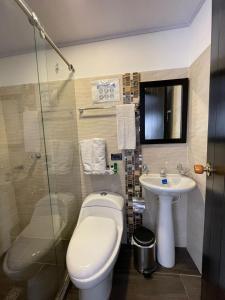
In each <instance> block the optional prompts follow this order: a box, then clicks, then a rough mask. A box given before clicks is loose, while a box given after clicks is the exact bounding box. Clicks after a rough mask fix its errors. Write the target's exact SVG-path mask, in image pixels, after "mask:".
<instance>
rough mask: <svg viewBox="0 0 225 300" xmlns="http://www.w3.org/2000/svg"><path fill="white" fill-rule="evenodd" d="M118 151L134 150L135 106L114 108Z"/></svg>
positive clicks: (126, 105)
mask: <svg viewBox="0 0 225 300" xmlns="http://www.w3.org/2000/svg"><path fill="white" fill-rule="evenodd" d="M116 116H117V144H118V149H120V150H123V149H135V148H136V127H135V105H134V104H123V105H117V106H116Z"/></svg>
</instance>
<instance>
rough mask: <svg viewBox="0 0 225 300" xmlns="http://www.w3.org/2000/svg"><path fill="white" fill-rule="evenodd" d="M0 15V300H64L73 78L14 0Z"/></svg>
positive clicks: (74, 181) (76, 181)
mask: <svg viewBox="0 0 225 300" xmlns="http://www.w3.org/2000/svg"><path fill="white" fill-rule="evenodd" d="M0 11H1V16H2V15H3V16H4V17H3V18H2V17H1V18H0V28H8V31H7V39H6V40H5V42H4V40H3V38H4V37H5V36H6V33H5V31H4V30H2V29H0V37H1V43H0V260H1V265H0V287H1V288H0V299H29V300H51V299H60V298H61V296H62V294H63V288H64V287H65V285H66V283H67V272H66V264H65V258H66V250H67V245H68V242H69V239H70V236H71V234H72V232H73V230H74V227H75V225H76V222H77V219H78V215H79V210H80V203H81V190H80V170H79V168H80V166H79V155H78V137H77V127H76V126H77V122H76V106H75V88H74V78H73V73H72V72H70V71H69V70H68V67H67V66H66V65H65V64H64V62H63V61H62V60H61V58H60V57H59V56H58V54H57V53H56V52H55V51H54V50H52V49H51V48H49V46H48V43H47V42H46V40H45V39H43V37H42V36H41V35H40V32H39V30H37V29H36V27H34V26H32V25H31V24H30V23H29V22H28V20H27V18H26V16H25V15H24V13H23V12H22V11H21V10H20V8H19V7H18V6H17V5H16V3H15V2H14V1H13V0H10V1H9V0H3V1H1V3H0ZM7 22H8V23H7ZM9 22H10V24H11V23H13V26H11V27H10V26H9ZM7 25H8V27H7ZM11 25H12V24H11ZM15 39H16V40H15ZM23 45H26V46H27V47H26V48H23Z"/></svg>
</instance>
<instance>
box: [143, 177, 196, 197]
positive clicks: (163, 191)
mask: <svg viewBox="0 0 225 300" xmlns="http://www.w3.org/2000/svg"><path fill="white" fill-rule="evenodd" d="M163 179H167V183H166V184H163V183H162V180H163ZM139 180H140V183H141V185H142V186H143V187H144V188H146V189H147V190H150V191H151V192H153V193H154V194H157V195H171V196H177V195H178V194H181V193H186V192H189V191H191V190H193V189H194V188H195V186H196V183H195V181H194V180H193V179H191V178H189V177H187V176H181V175H179V174H168V175H167V176H166V177H165V178H164V177H160V175H159V174H148V175H142V176H141V177H140V179H139Z"/></svg>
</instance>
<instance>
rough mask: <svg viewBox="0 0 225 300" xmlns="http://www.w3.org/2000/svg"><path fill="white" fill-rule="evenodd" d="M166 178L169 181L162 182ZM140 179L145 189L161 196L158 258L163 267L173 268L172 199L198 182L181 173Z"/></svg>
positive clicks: (145, 176) (148, 176)
mask: <svg viewBox="0 0 225 300" xmlns="http://www.w3.org/2000/svg"><path fill="white" fill-rule="evenodd" d="M164 179H167V183H162V181H163V180H164ZM139 180H140V183H141V185H142V186H143V187H144V188H145V189H147V190H149V191H151V192H152V193H154V194H156V195H158V196H159V213H158V228H157V259H158V262H159V263H160V265H162V266H163V267H166V268H172V267H173V266H174V265H175V242H174V227H173V215H172V201H173V198H174V197H175V196H178V195H179V194H182V193H187V192H189V191H191V190H193V189H194V188H195V186H196V183H195V181H194V180H193V179H191V178H189V177H187V176H181V175H179V174H168V175H167V176H166V177H165V178H164V177H160V175H159V174H146V175H145V174H144V175H142V176H141V177H140V179H139Z"/></svg>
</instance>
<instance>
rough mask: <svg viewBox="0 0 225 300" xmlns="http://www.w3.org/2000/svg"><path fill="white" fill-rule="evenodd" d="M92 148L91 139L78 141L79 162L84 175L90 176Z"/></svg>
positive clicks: (91, 170)
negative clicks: (80, 161)
mask: <svg viewBox="0 0 225 300" xmlns="http://www.w3.org/2000/svg"><path fill="white" fill-rule="evenodd" d="M92 146H93V141H92V140H91V139H86V140H82V141H80V153H81V160H82V164H83V168H84V173H86V174H92V172H93V164H92V152H93V151H92Z"/></svg>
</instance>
